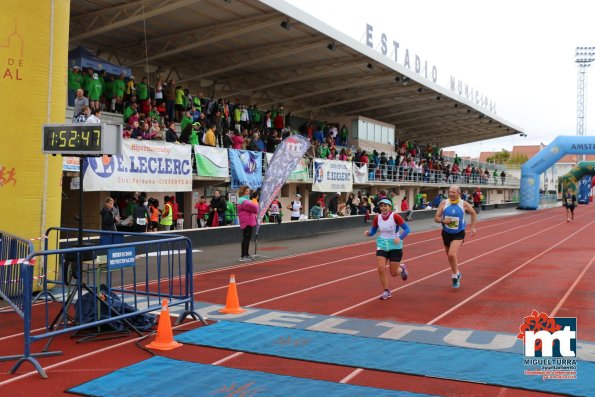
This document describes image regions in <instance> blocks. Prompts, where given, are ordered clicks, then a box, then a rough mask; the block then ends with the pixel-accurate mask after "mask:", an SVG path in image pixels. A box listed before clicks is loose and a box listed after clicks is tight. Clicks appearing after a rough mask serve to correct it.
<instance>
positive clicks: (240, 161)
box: [228, 149, 262, 190]
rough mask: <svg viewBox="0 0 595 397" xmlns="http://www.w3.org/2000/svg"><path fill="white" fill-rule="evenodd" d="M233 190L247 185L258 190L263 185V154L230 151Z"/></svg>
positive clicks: (247, 151)
mask: <svg viewBox="0 0 595 397" xmlns="http://www.w3.org/2000/svg"><path fill="white" fill-rule="evenodd" d="M228 153H229V166H230V168H231V188H232V189H239V187H240V186H242V185H247V186H249V187H250V189H253V190H256V189H258V188H259V187H260V186H261V185H262V152H251V151H249V150H237V149H229V150H228Z"/></svg>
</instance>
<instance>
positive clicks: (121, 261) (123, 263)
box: [107, 247, 136, 270]
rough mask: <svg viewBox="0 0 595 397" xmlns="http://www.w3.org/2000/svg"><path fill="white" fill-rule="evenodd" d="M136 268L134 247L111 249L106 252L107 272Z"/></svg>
mask: <svg viewBox="0 0 595 397" xmlns="http://www.w3.org/2000/svg"><path fill="white" fill-rule="evenodd" d="M134 266H136V249H135V247H124V248H113V249H109V250H107V268H108V270H116V269H124V268H127V267H134Z"/></svg>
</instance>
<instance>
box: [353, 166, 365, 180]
mask: <svg viewBox="0 0 595 397" xmlns="http://www.w3.org/2000/svg"><path fill="white" fill-rule="evenodd" d="M367 182H368V164H364V165H362V166H361V167H358V166H357V164H355V163H353V183H367Z"/></svg>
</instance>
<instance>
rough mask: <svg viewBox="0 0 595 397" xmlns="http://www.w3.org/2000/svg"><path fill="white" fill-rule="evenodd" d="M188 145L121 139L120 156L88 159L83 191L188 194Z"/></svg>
mask: <svg viewBox="0 0 595 397" xmlns="http://www.w3.org/2000/svg"><path fill="white" fill-rule="evenodd" d="M191 150H192V146H191V145H175V144H171V143H166V142H154V141H136V140H132V139H128V140H124V142H123V144H122V155H120V156H112V157H108V156H103V157H89V158H87V159H85V162H84V164H83V172H84V173H83V175H84V178H85V179H84V187H83V188H84V190H85V191H114V190H116V191H117V190H120V191H141V192H188V191H192V164H191Z"/></svg>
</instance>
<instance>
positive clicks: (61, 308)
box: [0, 228, 206, 378]
mask: <svg viewBox="0 0 595 397" xmlns="http://www.w3.org/2000/svg"><path fill="white" fill-rule="evenodd" d="M46 236H48V238H47V239H46V248H47V244H48V243H50V241H53V240H54V238H55V239H56V240H58V241H59V242H60V245H59V248H58V249H52V250H48V249H46V250H43V251H39V252H31V253H29V254H28V255H26V257H25V261H24V263H22V264H21V273H20V279H21V280H22V283H23V287H22V291H21V293H20V299H22V300H23V304H22V313H23V315H22V317H23V323H24V326H23V328H24V352H23V355H18V356H9V357H2V358H0V360H2V361H7V360H14V359H16V360H18V361H17V363H16V364H15V365H14V367H13V368H12V369H11V371H10V373H14V372H15V371H16V370H17V369H18V368H19V366H20V365H21V364H22V363H23V362H25V361H29V362H31V363H32V364H33V366H34V367H35V368H36V369H37V371H38V372H39V374H40V376H41V377H43V378H46V377H47V375H46V373H45V371H44V370H43V368H42V367H41V365H40V364H39V362H38V361H37V359H36V357H43V356H50V355H58V354H62V352H60V351H54V352H50V351H49V348H50V344H51V342H52V340H53V338H54V337H55V336H57V335H61V334H64V333H69V332H76V333H81V331H83V330H86V331H87V332H88V331H89V329H91V330H94V331H97V333H99V334H102V333H104V332H115V331H122V330H127V332H130V331H133V332H136V333H137V334H138V335H139V336H140V335H142V333H141V332H140V330H148V329H149V328H151V327H152V326H153V325H154V323H153V322H152V321H151V318H152V317H151V315H147V314H148V313H149V312H153V311H159V310H161V302H162V300H163V299H166V300H168V302H169V306H183V308H184V311H183V313H181V314H180V316H179V317H178V320H177V323H180V322H182V321H183V320H184V319H185V318H186V317H187V316H191V317H192V318H193V319H195V320H200V321H202V322H203V323H204V324H206V321H205V320H204V319H203V318H202V317H201V316H200V315H199V314H198V313H196V312H195V310H194V299H193V298H194V297H193V292H194V283H193V279H192V275H193V263H192V243H191V241H190V239H188V238H187V237H183V236H179V235H173V234H167V235H156V234H145V233H124V232H109V231H99V230H83V238H82V239H81V241H82V246H81V244H79V238H78V229H70V228H50V229H48V231H47V232H46ZM34 260H36V261H38V262H42V263H43V267H42V269H43V270H42V272H43V275H42V277H41V279H42V280H43V281H42V290H41V292H40V296H42V297H45V299H43V302H42V305H41V306H42V307H43V309H42V310H39V311H37V310H36V312H35V315H33V312H32V308H33V307H32V299H31V297H32V293H33V288H32V287H33V282H34V277H33V266H31V265H30V263H31V262H32V261H34ZM52 269H57V270H55V271H52ZM38 306H39V305H37V306H35V307H36V308H37V307H38ZM35 328H40V329H43V331H42V332H39V333H37V332H36V333H35V334H32V332H31V330H32V329H35ZM82 336H83V337H84V338H86V337H89V334H88V333H85V334H84V335H82ZM91 336H93V334H91ZM42 339H48V341H47V343H46V345H45V347H44V348H43V350H42V352H41V353H33V354H32V353H31V344H32V343H33V342H36V341H39V340H42Z"/></svg>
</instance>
